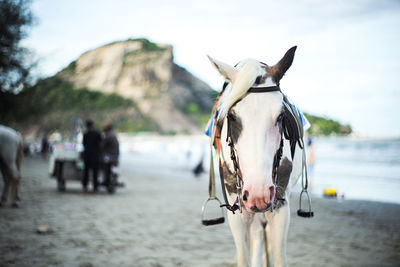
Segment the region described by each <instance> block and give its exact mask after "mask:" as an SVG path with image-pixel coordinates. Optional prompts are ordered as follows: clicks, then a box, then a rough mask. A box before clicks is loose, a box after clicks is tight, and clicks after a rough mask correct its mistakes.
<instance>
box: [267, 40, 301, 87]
mask: <svg viewBox="0 0 400 267" xmlns="http://www.w3.org/2000/svg"><path fill="white" fill-rule="evenodd" d="M296 48H297V46H293V47H292V48H290V49H289V50H288V51H287V52H286V54H285V55H284V56H283V58H282V59H281V60H279V62H278V63H276V64H275V65H274V66H272V67H270V68H269V71H270V74H271V76H272V78H273V79H274V81H275V82H276V83H277V84H278V83H279V81H280V80H281V79H282V77H283V75H285V72H286V71H287V70H288V69H289V68H290V66H291V65H292V62H293V58H294V53H295V52H296Z"/></svg>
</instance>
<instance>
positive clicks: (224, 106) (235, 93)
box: [218, 59, 260, 120]
mask: <svg viewBox="0 0 400 267" xmlns="http://www.w3.org/2000/svg"><path fill="white" fill-rule="evenodd" d="M236 69H237V72H236V75H235V77H234V79H233V82H232V83H230V84H228V86H227V87H226V88H225V90H224V91H225V92H224V93H223V94H222V95H221V98H220V100H219V105H218V109H219V115H218V120H220V119H224V118H225V117H226V115H227V114H228V111H229V109H230V108H231V107H232V106H233V105H234V104H235V103H236V101H238V100H239V99H241V98H242V97H243V96H244V95H245V94H246V92H247V91H248V90H249V88H250V87H251V86H253V84H254V82H255V80H256V79H257V76H258V75H260V62H258V61H257V60H255V59H246V60H243V61H241V62H240V63H239V64H238V66H237V67H236Z"/></svg>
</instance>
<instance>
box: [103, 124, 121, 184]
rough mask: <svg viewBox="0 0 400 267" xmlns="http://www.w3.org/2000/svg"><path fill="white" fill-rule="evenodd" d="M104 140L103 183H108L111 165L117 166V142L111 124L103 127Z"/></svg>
mask: <svg viewBox="0 0 400 267" xmlns="http://www.w3.org/2000/svg"><path fill="white" fill-rule="evenodd" d="M103 131H104V140H103V143H102V146H103V153H104V163H105V184H106V185H107V186H108V185H109V184H110V176H111V167H112V166H118V157H119V142H118V139H117V136H116V135H115V133H114V131H113V126H112V125H111V124H106V125H105V126H104V127H103Z"/></svg>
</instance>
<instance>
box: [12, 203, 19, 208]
mask: <svg viewBox="0 0 400 267" xmlns="http://www.w3.org/2000/svg"><path fill="white" fill-rule="evenodd" d="M11 207H12V208H18V207H19V205H18V204H17V203H12V204H11Z"/></svg>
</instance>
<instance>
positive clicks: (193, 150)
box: [121, 136, 400, 203]
mask: <svg viewBox="0 0 400 267" xmlns="http://www.w3.org/2000/svg"><path fill="white" fill-rule="evenodd" d="M121 145H122V151H123V154H122V157H121V160H122V161H123V162H125V163H127V164H133V165H134V166H137V167H139V166H141V167H142V168H143V171H144V172H154V171H162V172H168V173H169V174H170V175H171V176H179V177H183V179H186V178H187V179H193V177H194V176H193V173H192V170H193V169H194V167H195V166H196V165H197V164H198V163H199V162H200V161H201V160H202V159H203V166H204V169H205V173H203V174H202V175H201V176H200V177H197V178H198V179H201V180H204V182H205V183H204V184H205V186H206V184H207V181H208V169H209V153H210V152H209V144H208V139H207V138H206V137H203V136H183V137H182V136H181V137H157V136H156V137H152V136H148V137H133V138H132V137H129V138H128V137H126V136H125V137H122V140H121ZM313 145H314V151H315V158H316V162H315V165H314V170H313V171H312V172H310V173H309V179H310V182H311V187H310V190H309V191H310V192H311V193H312V194H313V195H317V196H322V195H323V190H324V189H325V188H334V189H336V190H337V192H338V195H339V199H340V197H341V196H343V197H344V199H358V200H371V201H381V202H391V203H400V139H399V140H360V139H352V138H315V139H313ZM215 166H217V165H215ZM215 169H216V170H217V168H215ZM300 190H301V182H300V180H299V182H298V183H297V185H296V186H295V188H294V190H293V191H300Z"/></svg>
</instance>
